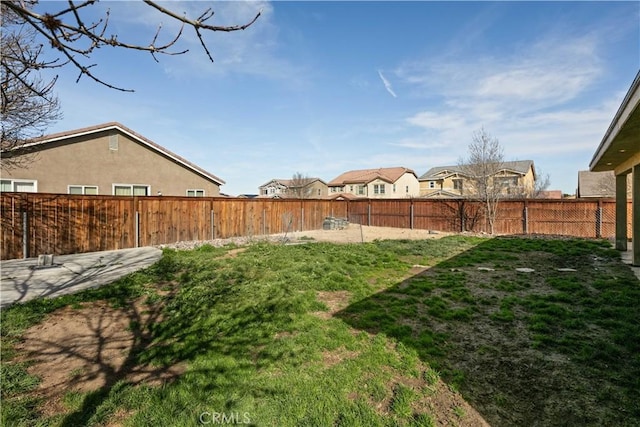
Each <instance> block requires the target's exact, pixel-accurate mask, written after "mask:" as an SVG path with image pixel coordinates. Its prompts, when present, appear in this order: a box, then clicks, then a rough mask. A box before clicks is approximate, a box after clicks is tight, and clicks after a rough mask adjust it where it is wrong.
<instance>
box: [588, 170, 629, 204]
mask: <svg viewBox="0 0 640 427" xmlns="http://www.w3.org/2000/svg"><path fill="white" fill-rule="evenodd" d="M626 178H627V198H628V199H630V198H631V181H632V180H631V175H630V174H628V175H627V176H626ZM595 190H596V191H597V193H598V194H600V195H601V197H616V176H615V174H613V173H611V174H609V173H607V174H602V176H601V177H600V178H599V179H598V182H597V183H596V188H595Z"/></svg>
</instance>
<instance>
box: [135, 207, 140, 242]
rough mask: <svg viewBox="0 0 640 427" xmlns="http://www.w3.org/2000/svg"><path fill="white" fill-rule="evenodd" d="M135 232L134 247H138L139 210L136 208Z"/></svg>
mask: <svg viewBox="0 0 640 427" xmlns="http://www.w3.org/2000/svg"><path fill="white" fill-rule="evenodd" d="M135 221H136V234H135V239H136V242H135V247H136V248H139V247H140V212H138V211H137V210H136V220H135Z"/></svg>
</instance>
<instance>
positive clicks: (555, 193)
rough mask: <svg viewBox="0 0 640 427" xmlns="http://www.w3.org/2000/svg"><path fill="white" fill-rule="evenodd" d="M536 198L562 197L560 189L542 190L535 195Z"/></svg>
mask: <svg viewBox="0 0 640 427" xmlns="http://www.w3.org/2000/svg"><path fill="white" fill-rule="evenodd" d="M536 198H538V199H562V198H563V196H562V190H542V191H540V192H539V193H538V195H537V196H536Z"/></svg>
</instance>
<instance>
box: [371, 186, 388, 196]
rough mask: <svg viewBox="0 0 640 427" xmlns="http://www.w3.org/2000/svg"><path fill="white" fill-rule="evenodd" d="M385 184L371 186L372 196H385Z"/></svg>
mask: <svg viewBox="0 0 640 427" xmlns="http://www.w3.org/2000/svg"><path fill="white" fill-rule="evenodd" d="M384 187H386V185H385V184H373V194H385V188H384Z"/></svg>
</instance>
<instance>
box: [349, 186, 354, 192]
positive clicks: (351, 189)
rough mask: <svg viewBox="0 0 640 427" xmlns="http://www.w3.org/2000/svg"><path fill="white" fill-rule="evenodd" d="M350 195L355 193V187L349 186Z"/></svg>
mask: <svg viewBox="0 0 640 427" xmlns="http://www.w3.org/2000/svg"><path fill="white" fill-rule="evenodd" d="M349 193H353V185H350V186H349Z"/></svg>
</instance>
